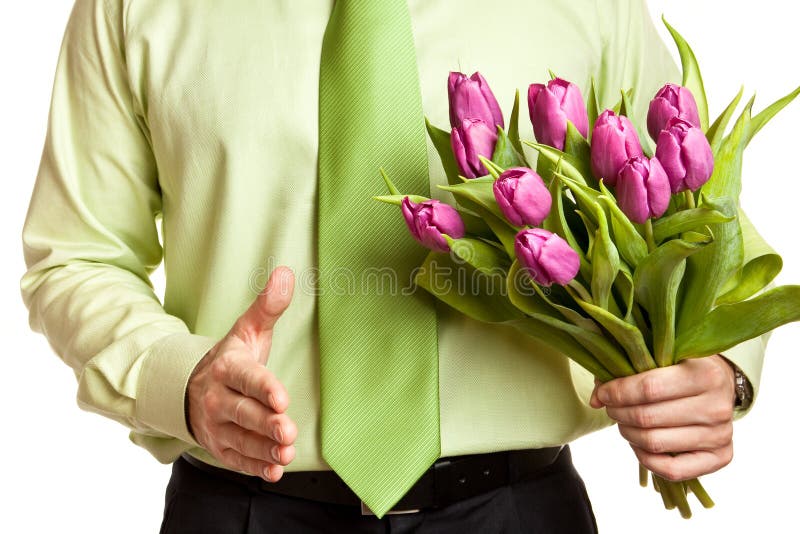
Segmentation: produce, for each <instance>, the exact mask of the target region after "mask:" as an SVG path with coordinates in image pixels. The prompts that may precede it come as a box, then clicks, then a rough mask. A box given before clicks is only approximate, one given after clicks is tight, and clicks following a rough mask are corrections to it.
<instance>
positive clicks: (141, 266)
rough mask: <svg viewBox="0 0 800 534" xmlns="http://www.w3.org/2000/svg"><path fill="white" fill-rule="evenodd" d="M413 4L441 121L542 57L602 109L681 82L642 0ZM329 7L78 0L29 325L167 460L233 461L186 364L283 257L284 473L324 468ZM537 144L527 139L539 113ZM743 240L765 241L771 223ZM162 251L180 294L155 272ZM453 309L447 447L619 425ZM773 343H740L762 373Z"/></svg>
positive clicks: (573, 381) (279, 0) (45, 169)
mask: <svg viewBox="0 0 800 534" xmlns="http://www.w3.org/2000/svg"><path fill="white" fill-rule="evenodd" d="M409 4H410V9H411V16H412V22H413V27H414V33H415V40H416V46H417V52H418V62H419V70H420V79H421V86H422V98H423V106H424V110H425V113H426V114H427V116H428V117H429V118H430V119H431V121H432V122H433V123H434V124H436V125H439V126H442V127H445V126H446V125H447V124H448V109H447V91H446V80H447V74H448V72H449V71H450V70H462V71H465V72H467V73H471V72H472V71H474V70H480V71H481V73H482V74H483V75H484V76H485V77H486V79H487V80H488V81H489V83H490V85H491V87H492V89H493V90H494V92H495V94H496V95H497V96H498V99H499V100H500V102H501V105H502V106H503V107H504V110H505V112H506V114H508V113H509V112H510V109H511V104H512V101H513V96H514V91H515V90H516V89H518V88H519V89H520V90H521V92H522V94H525V91H526V89H527V86H528V84H530V83H532V82H537V81H538V82H541V81H543V80H546V79H547V78H548V74H547V69H548V68H552V69H553V70H555V71H557V72H558V74H559V75H560V76H561V77H564V78H567V79H569V80H572V81H573V82H575V83H577V84H578V85H579V86H580V87H581V88H583V89H584V90H585V89H586V88H587V87H588V85H589V81H590V79H591V77H592V76H594V77H595V78H596V80H597V82H598V84H599V87H601V88H602V89H603V93H602V94H601V95H600V97H601V102H602V103H603V104H604V105H611V104H613V102H614V101H616V100H617V97H618V94H619V93H618V90H619V89H620V88H623V87H626V88H628V87H635V88H636V89H637V91H636V96H635V110H636V114H637V115H636V116H637V117H638V119H639V120H641V119H643V117H644V115H645V113H646V109H647V103H648V100H649V98H650V97H651V95H653V94H654V93H655V92H656V90H657V89H658V88H659V87H660V86H661V85H662V84H663V83H665V82H667V81H678V77H679V75H678V70H677V67H676V65H675V63H674V61H673V60H672V58H671V56H670V53H669V51H668V49H667V47H666V46H665V44H664V43H663V42H662V41H661V40H660V39H659V37H658V35H657V33H656V30H655V27H654V25H653V23H652V21H651V19H650V17H649V14H648V12H647V9H646V6H645V3H644V1H643V0H624V1H620V0H569V1H567V0H561V1H555V0H509V1H506V2H502V3H493V4H491V7H487V3H486V2H485V1H483V0H459V1H457V2H456V1H444V0H410V1H409ZM331 6H332V2H331V0H327V1H320V0H270V1H263V2H253V1H245V0H230V1H226V2H219V1H217V0H175V1H170V2H165V1H163V0H77V2H76V4H75V7H74V10H73V12H72V15H71V18H70V20H69V24H68V26H67V29H66V34H65V36H64V41H63V45H62V49H61V55H60V58H59V62H58V68H57V72H56V77H55V86H54V89H53V96H52V106H51V110H50V118H49V125H48V133H47V138H46V142H45V147H44V152H43V155H42V160H41V167H40V170H39V173H38V177H37V181H36V186H35V188H34V192H33V197H32V200H31V205H30V210H29V214H28V218H27V221H26V224H25V229H24V232H23V241H24V247H25V258H26V262H27V266H28V271H27V273H26V274H25V275H24V277H23V279H22V293H23V297H24V300H25V303H26V305H27V306H28V308H29V310H30V321H31V325H32V327H33V328H34V329H36V330H39V331H41V332H43V333H44V334H45V335H46V336H47V338H48V339H49V341H50V343H51V345H52V347H53V349H54V350H55V352H56V353H57V354H58V355H59V356H60V357H61V358H62V359H63V361H64V362H65V363H66V364H68V365H69V366H70V367H71V368H72V369H73V370H74V372H75V376H76V378H77V381H78V395H77V399H78V404H79V405H80V407H81V408H84V409H87V410H91V411H94V412H97V413H100V414H102V415H105V416H107V417H110V418H112V419H114V420H116V421H119V422H121V423H123V424H124V425H126V426H127V427H129V428H130V429H131V434H130V438H131V440H132V441H133V442H134V443H136V444H138V445H140V446H143V447H145V448H146V449H148V450H149V451H150V452H151V453H152V454H153V455H154V456H155V457H156V458H157V459H158V460H159V461H161V462H170V461H173V460H174V459H175V458H176V457H177V456H178V455H179V454H180V453H182V452H184V451H189V452H190V453H191V454H193V455H195V456H197V457H199V458H201V459H203V460H205V461H208V462H212V463H215V462H214V461H213V460H212V458H211V456H210V455H208V454H207V453H206V452H205V451H204V450H203V449H202V448H200V447H199V445H198V444H197V442H196V441H195V440H194V439H193V438H192V436H191V435H190V434H189V432H188V430H187V428H186V422H185V418H184V410H183V406H184V394H185V390H186V384H187V381H188V378H189V376H190V374H191V372H192V370H193V368H194V366H195V365H196V363H197V362H198V361H199V360H200V359H201V358H202V357H203V355H204V354H205V353H206V351H207V350H208V349H209V348H210V347H211V346H212V345H213V344H214V343H215V342H216V341H217V340H218V339H219V338H221V337H222V336H223V335H224V334H225V333H226V332H227V331H228V329H229V328H230V326H231V325H232V323H233V322H234V320H235V319H236V318H237V317H238V316H239V315H240V314H241V313H242V312H243V311H244V310H245V308H246V307H247V306H248V305H249V304H250V302H251V301H252V300H253V299H254V297H255V295H256V294H257V292H258V291H259V290H260V289H261V288H262V287H263V284H264V282H265V281H266V278H267V275H268V274H269V272H270V271H271V269H272V268H273V267H275V266H277V265H281V264H285V265H288V266H289V267H291V268H292V269H294V271H295V273H296V276H297V290H296V294H295V298H294V301H293V302H292V305H291V306H290V308H289V310H288V311H287V312H286V314H285V315H284V317H283V318H282V319H281V321H280V323H279V325H278V327H277V331H276V334H275V339H274V346H273V348H272V354H271V356H270V358H269V361H268V363H267V367H268V368H269V369H270V370H272V371H273V372H274V373H275V375H276V376H277V377H278V378H279V379H280V380H281V381H282V382H283V383H284V384H285V386H286V388H287V389H288V392H289V395H290V398H291V403H290V406H289V409H288V414H289V416H290V417H292V418H293V419H294V421H295V422H296V423H297V425H298V429H299V433H298V437H297V441H296V458H295V460H294V461H293V462H292V463H291V464H290V465H289V466H288V467H287V471H292V470H312V469H328V468H329V467H328V466H327V464H326V463H325V461H324V460H323V459H322V457H321V455H320V441H319V367H318V350H317V332H316V329H315V294H314V290H315V280H316V273H315V251H316V243H315V240H314V229H315V207H316V204H317V199H316V195H317V119H318V117H317V101H318V75H319V61H320V46H321V43H322V35H323V32H324V30H325V25H326V24H327V21H328V16H329V14H330V10H331ZM522 116H523V117H525V116H527V113H525V112H524V107H523V114H522ZM523 136H524V137H526V138H529V139H531V138H532V137H533V134H532V131H531V128H530V125H529V123H527V121H524V123H523ZM429 155H430V169H431V184H432V185H433V186H434V187H433V189H434V191H435V190H436V188H435V185H437V184H443V183H445V182H446V179H445V177H444V172H443V170H442V168H441V165H440V163H439V161H438V156H437V155H436V153H435V151H434V149H433V147H432V146H430V147H429ZM530 155H531V156H533V154H530ZM374 192H375V194H381V193H382V192H383V184H382V182H381V181H380V179H379V176H378V174H377V173H376V176H375V184H374ZM393 215H396V214H393V212H391V211H390V210H388V209H387V217H389V216H393ZM159 224H160V225H161V230H162V236H161V239H159V232H158V225H159ZM748 242H753V243H756V245H753V247H752V248H753V249H758V247H760V246H761V245H762V243H761V241H760V240H759V239H758V238H757V235H756V234H754V233H753V232H748ZM162 260H163V262H164V268H165V273H166V294H165V297H164V302H163V304H162V303H161V302H160V301H159V299H158V297H157V296H156V295H155V293H154V292H153V288H152V285H151V282H150V279H149V275H150V274H151V273H152V272H153V270H154V269H155V268H156V267H157V266H158V265H159V263H160V262H161V261H162ZM438 317H439V353H440V386H439V388H440V407H441V408H440V409H441V450H442V455H443V456H451V455H458V454H470V453H479V452H489V451H497V450H508V449H521V448H529V447H542V446H549V445H555V444H561V443H565V442H568V441H570V440H573V439H575V438H577V437H579V436H581V435H584V434H586V433H588V432H591V431H593V430H596V429H599V428H602V427H604V426H606V425H609V424H610V420H609V419H608V418H607V417H606V415H605V412H604V411H603V410H594V409H592V408H590V407H589V406H588V404H587V400H588V397H589V393H590V391H591V388H592V384H593V382H592V379H591V377H590V376H589V375H588V373H586V372H584V371H583V370H582V369H580V368H578V367H576V366H575V365H573V364H571V363H570V362H569V360H568V359H567V358H565V357H564V356H563V355H561V354H558V353H556V352H553V351H551V350H549V349H547V348H545V347H542V346H540V345H539V344H537V343H536V342H535V341H533V340H532V339H529V338H527V337H524V336H521V335H520V334H519V333H517V332H516V331H514V330H512V329H510V328H507V327H504V326H490V325H486V324H480V323H477V322H475V321H473V320H471V319H468V318H466V317H464V316H462V315H460V314H458V313H456V312H454V311H453V310H451V309H448V308H447V307H445V306H441V307H440V308H439V309H438ZM392 320H399V318H392ZM763 343H764V342H763V340H762V339H759V340H755V341H752V342H748V343H746V344H743V345H740V346H739V347H736V348H735V349H734V350H732V351H730V352H729V353H727V354H726V356H728V357H729V358H730V359H731V360H733V361H734V362H735V363H736V364H737V365H738V366H739V367H740V368H742V369H743V370H744V371H745V373H746V374H747V375H748V376H749V378H750V379H751V381H752V382H753V384H754V385H756V386H757V384H758V378H759V375H760V369H761V362H762V357H763V352H764V347H763Z"/></svg>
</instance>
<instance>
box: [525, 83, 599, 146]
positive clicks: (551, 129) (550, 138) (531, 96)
mask: <svg viewBox="0 0 800 534" xmlns="http://www.w3.org/2000/svg"><path fill="white" fill-rule="evenodd" d="M528 112H529V113H530V116H531V123H533V133H534V134H536V140H537V141H539V142H540V143H542V144H544V145H548V146H552V147H555V148H557V149H559V150H564V140H565V139H566V136H567V121H568V120H569V121H570V122H572V124H574V125H575V128H577V129H578V131H579V132H580V133H581V135H582V136H584V137H586V135H587V134H588V133H589V115H588V113H587V111H586V105H585V104H584V103H583V96H582V95H581V90H580V89H578V86H577V85H575V84H573V83H570V82H568V81H566V80H562V79H561V78H556V79H554V80H550V81H549V82H548V83H547V85H543V84H541V83H534V84H531V86H530V87H528Z"/></svg>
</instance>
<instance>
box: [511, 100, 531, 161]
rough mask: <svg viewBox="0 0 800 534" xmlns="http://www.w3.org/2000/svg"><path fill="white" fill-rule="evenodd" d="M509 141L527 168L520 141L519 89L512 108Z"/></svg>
mask: <svg viewBox="0 0 800 534" xmlns="http://www.w3.org/2000/svg"><path fill="white" fill-rule="evenodd" d="M508 140H509V141H510V142H511V146H513V147H514V150H516V151H517V153H518V154H519V155H520V157H521V158H522V160H523V163H522V164H523V165H524V166H525V167H527V166H528V163H527V162H526V161H525V151H524V150H522V142H520V140H519V89H517V91H516V93H515V95H514V107H513V108H511V120H509V122H508Z"/></svg>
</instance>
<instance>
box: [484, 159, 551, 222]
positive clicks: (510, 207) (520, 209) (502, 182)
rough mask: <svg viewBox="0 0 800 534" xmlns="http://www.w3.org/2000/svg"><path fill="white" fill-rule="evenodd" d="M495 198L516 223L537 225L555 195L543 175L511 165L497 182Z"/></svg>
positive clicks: (545, 214)
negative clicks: (549, 189)
mask: <svg viewBox="0 0 800 534" xmlns="http://www.w3.org/2000/svg"><path fill="white" fill-rule="evenodd" d="M493 190H494V198H495V200H497V205H498V206H500V210H501V211H502V212H503V215H505V216H506V219H508V220H509V222H510V223H511V224H513V225H514V226H525V225H530V226H538V225H540V224H542V221H543V220H544V219H545V217H547V215H548V214H549V213H550V206H551V204H552V202H553V199H552V198H551V197H550V191H548V190H547V187H546V186H545V185H544V181H543V180H542V178H541V177H540V176H539V175H538V174H537V173H536V172H535V171H533V170H531V169H528V168H525V167H512V168H510V169H508V170H506V171H505V172H504V173H503V174H501V175H500V176H499V177H498V178H497V180H495V182H494V186H493Z"/></svg>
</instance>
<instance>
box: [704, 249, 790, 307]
mask: <svg viewBox="0 0 800 534" xmlns="http://www.w3.org/2000/svg"><path fill="white" fill-rule="evenodd" d="M782 268H783V259H782V258H781V257H780V256H779V255H778V254H765V255H763V256H759V257H757V258H753V259H752V260H750V261H749V262H747V263H745V264H744V267H742V270H741V271H740V272H739V273H737V275H736V276H735V277H734V278H733V279H732V280H734V287H732V288H731V289H730V290H728V291H726V292H724V293H723V294H722V295H720V296H719V297H718V298H717V300H716V302H715V303H714V305H715V306H720V305H723V304H735V303H737V302H741V301H743V300H746V299H749V298H750V297H752V296H753V295H755V294H756V293H758V292H759V291H761V290H762V289H764V288H765V287H767V286H768V285H769V283H770V282H772V281H773V280H774V279H775V277H776V276H778V273H780V272H781V269H782ZM724 289H725V288H723V290H724Z"/></svg>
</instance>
